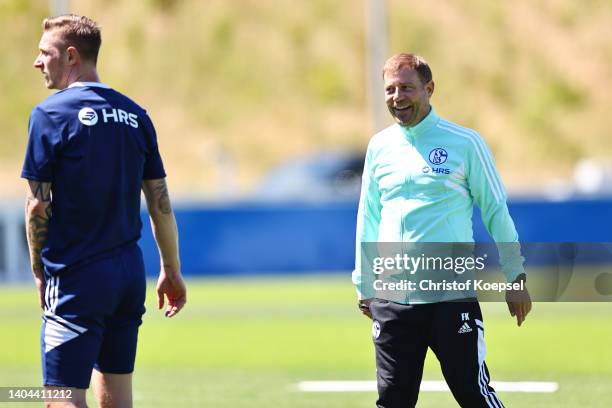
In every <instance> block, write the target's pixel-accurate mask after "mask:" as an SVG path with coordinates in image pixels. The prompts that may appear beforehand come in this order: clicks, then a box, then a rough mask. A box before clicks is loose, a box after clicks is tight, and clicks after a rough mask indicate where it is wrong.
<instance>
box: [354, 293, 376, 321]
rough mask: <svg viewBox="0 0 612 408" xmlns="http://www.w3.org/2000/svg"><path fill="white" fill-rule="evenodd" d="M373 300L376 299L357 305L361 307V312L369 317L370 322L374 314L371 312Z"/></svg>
mask: <svg viewBox="0 0 612 408" xmlns="http://www.w3.org/2000/svg"><path fill="white" fill-rule="evenodd" d="M372 300H374V299H373V298H370V299H362V300H360V301H359V303H358V304H357V306H358V307H359V310H361V313H363V314H364V315H366V316H368V317H369V318H370V320H371V319H372V313H371V312H370V303H372Z"/></svg>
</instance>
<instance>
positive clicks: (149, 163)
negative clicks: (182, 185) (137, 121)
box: [142, 115, 166, 180]
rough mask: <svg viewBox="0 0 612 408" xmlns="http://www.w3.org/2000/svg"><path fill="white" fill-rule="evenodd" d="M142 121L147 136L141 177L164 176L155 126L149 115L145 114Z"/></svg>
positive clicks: (151, 178)
mask: <svg viewBox="0 0 612 408" xmlns="http://www.w3.org/2000/svg"><path fill="white" fill-rule="evenodd" d="M143 122H144V127H145V132H146V138H147V154H146V157H145V164H144V171H143V174H142V178H143V180H154V179H160V178H164V177H166V171H165V170H164V164H163V162H162V158H161V155H160V154H159V147H158V145H157V133H156V132H155V126H153V122H152V121H151V119H150V118H149V115H145V119H144V120H143Z"/></svg>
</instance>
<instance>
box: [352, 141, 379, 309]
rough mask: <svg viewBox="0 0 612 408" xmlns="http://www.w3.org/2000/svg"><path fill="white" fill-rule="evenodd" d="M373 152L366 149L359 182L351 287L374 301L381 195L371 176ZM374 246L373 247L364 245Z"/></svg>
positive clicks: (361, 297) (361, 296) (358, 294)
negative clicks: (374, 272)
mask: <svg viewBox="0 0 612 408" xmlns="http://www.w3.org/2000/svg"><path fill="white" fill-rule="evenodd" d="M372 163H373V149H372V147H371V144H370V146H368V151H367V153H366V158H365V163H364V167H363V176H362V182H361V195H360V198H359V209H358V210H357V229H356V237H355V270H354V271H353V283H354V284H355V287H356V289H357V296H358V298H359V299H360V300H361V299H369V298H372V297H374V292H375V291H374V288H373V286H372V285H373V282H374V274H373V272H372V268H371V267H368V266H367V265H372V262H371V261H372V259H370V258H372V257H373V256H374V255H373V254H372V253H371V252H372V251H375V250H376V247H377V244H375V243H376V242H377V241H378V228H379V225H380V212H381V207H382V205H381V202H380V191H379V189H378V183H377V182H376V179H375V178H374V174H373V166H372ZM367 243H374V244H367Z"/></svg>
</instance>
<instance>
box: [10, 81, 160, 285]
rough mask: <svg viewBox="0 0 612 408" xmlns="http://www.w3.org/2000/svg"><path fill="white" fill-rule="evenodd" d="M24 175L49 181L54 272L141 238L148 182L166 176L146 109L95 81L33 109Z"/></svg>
mask: <svg viewBox="0 0 612 408" xmlns="http://www.w3.org/2000/svg"><path fill="white" fill-rule="evenodd" d="M28 132H29V140H28V147H27V150H26V156H25V161H24V164H23V170H22V172H21V177H23V178H25V179H28V180H34V181H42V182H50V183H52V186H51V194H52V201H51V209H52V217H51V220H50V221H49V232H48V235H47V241H46V242H45V246H44V247H43V249H42V252H41V257H42V261H43V264H44V265H45V268H46V269H47V271H48V272H50V273H51V274H53V275H55V274H57V273H58V272H59V271H61V270H62V269H64V268H66V267H70V266H72V265H75V264H80V263H82V262H86V261H87V260H89V259H94V258H98V257H99V256H102V255H104V254H105V253H106V252H108V251H110V250H113V249H115V248H119V247H121V246H124V245H127V244H130V243H133V242H136V241H137V240H138V239H139V238H140V230H141V228H142V223H141V221H140V191H141V186H142V180H144V179H159V178H163V177H165V176H166V173H165V171H164V167H163V164H162V160H161V157H160V155H159V150H158V147H157V137H156V134H155V129H154V127H153V123H152V122H151V119H150V118H149V116H148V115H147V113H146V111H145V110H144V109H142V108H141V107H140V106H138V105H137V104H136V103H135V102H133V101H132V100H130V99H129V98H128V97H126V96H125V95H122V94H121V93H119V92H117V91H115V90H113V89H111V88H110V87H108V86H107V85H104V84H102V83H97V82H86V83H78V82H77V83H74V84H72V85H71V86H70V87H68V88H66V89H64V90H61V91H59V92H57V93H55V94H54V95H51V96H50V97H48V98H47V99H45V100H44V101H43V102H41V103H40V104H38V105H37V106H36V107H35V108H34V109H33V110H32V113H31V115H30V123H29V129H28Z"/></svg>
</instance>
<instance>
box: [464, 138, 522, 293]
mask: <svg viewBox="0 0 612 408" xmlns="http://www.w3.org/2000/svg"><path fill="white" fill-rule="evenodd" d="M470 141H471V144H470V146H469V147H468V154H467V161H468V163H467V178H468V185H469V188H470V194H471V195H472V198H473V199H474V201H475V202H476V204H477V205H478V207H479V208H480V212H481V216H482V222H483V223H484V226H485V228H486V229H487V231H488V232H489V234H490V235H491V237H492V238H493V240H494V241H495V243H496V244H497V250H498V252H499V262H500V264H501V269H502V272H503V273H504V275H505V276H506V280H507V281H508V282H512V281H514V280H515V279H516V278H517V277H518V276H519V275H520V274H522V273H525V268H524V267H523V262H524V260H525V259H524V258H523V257H522V256H521V246H520V243H519V238H518V233H517V232H516V228H515V226H514V222H513V221H512V218H511V217H510V213H509V212H508V206H507V204H506V200H507V195H506V191H505V189H504V186H503V184H502V182H501V180H500V178H499V174H498V173H497V169H496V168H495V162H494V160H493V156H492V154H491V151H490V150H489V148H488V146H487V145H486V144H485V142H484V140H483V139H482V138H481V137H480V135H478V134H477V133H475V132H474V137H473V138H470Z"/></svg>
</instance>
